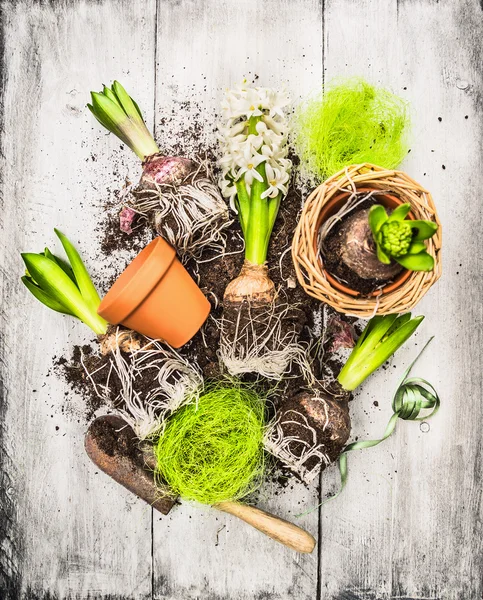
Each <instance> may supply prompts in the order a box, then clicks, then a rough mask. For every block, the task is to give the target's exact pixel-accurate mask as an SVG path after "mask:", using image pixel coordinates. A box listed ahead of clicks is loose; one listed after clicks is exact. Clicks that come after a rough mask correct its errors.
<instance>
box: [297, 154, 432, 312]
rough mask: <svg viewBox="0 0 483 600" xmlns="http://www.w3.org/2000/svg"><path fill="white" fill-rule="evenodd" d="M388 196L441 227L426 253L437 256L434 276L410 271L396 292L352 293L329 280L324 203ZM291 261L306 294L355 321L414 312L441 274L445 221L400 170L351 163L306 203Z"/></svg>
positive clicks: (420, 190) (421, 189) (416, 185)
mask: <svg viewBox="0 0 483 600" xmlns="http://www.w3.org/2000/svg"><path fill="white" fill-rule="evenodd" d="M362 187H363V188H372V189H375V190H380V191H385V192H390V193H392V194H393V195H394V196H396V197H398V198H399V199H400V200H401V201H403V202H409V203H410V204H411V212H412V213H413V215H414V216H415V218H416V219H425V220H429V221H434V222H436V223H437V224H438V226H439V228H438V231H437V232H436V234H435V235H434V236H433V237H432V238H431V239H429V240H428V243H427V251H428V252H429V254H431V255H432V256H433V258H434V261H435V263H434V269H433V270H432V271H430V272H421V271H412V272H411V274H410V276H409V277H407V279H406V280H405V281H403V282H402V283H401V285H400V286H399V287H397V288H396V289H393V290H392V291H389V292H385V291H384V289H383V290H380V291H379V292H378V293H375V294H374V295H372V296H370V297H366V296H362V295H361V296H358V297H357V296H354V295H349V294H347V293H345V292H343V291H341V290H339V289H336V288H335V287H334V286H333V285H331V283H330V282H329V281H328V280H327V277H326V274H325V271H324V269H323V264H322V260H321V258H320V255H319V253H318V250H317V243H316V240H317V235H318V228H319V215H320V212H321V210H322V208H323V207H324V205H325V204H326V203H327V202H329V200H330V199H331V198H332V197H334V196H335V195H336V194H339V193H341V192H346V191H349V192H353V191H356V190H357V189H358V188H362ZM292 257H293V262H294V265H295V270H296V273H297V278H298V280H299V282H300V285H301V286H302V287H303V288H304V289H305V291H306V292H307V294H309V295H310V296H313V297H314V298H317V299H318V300H321V301H322V302H326V303H327V304H329V305H330V306H332V307H333V308H335V309H336V310H337V311H339V312H342V313H345V314H350V315H354V316H357V317H372V316H373V315H375V314H379V315H386V314H391V313H400V312H406V311H408V310H411V309H412V308H413V307H414V306H415V305H416V304H417V303H418V302H419V300H421V298H422V297H423V296H424V294H425V293H426V292H427V291H428V290H429V288H430V287H431V286H432V285H433V283H435V282H436V281H437V280H438V279H439V277H440V275H441V223H440V221H439V219H438V215H437V214H436V208H435V206H434V202H433V199H432V197H431V194H430V193H429V192H428V191H427V190H425V189H424V188H423V187H421V186H420V185H419V184H418V183H416V182H415V181H414V180H413V179H411V178H410V177H409V176H408V175H406V173H403V172H402V171H392V170H387V169H383V168H381V167H377V166H375V165H371V164H368V163H365V164H362V165H352V166H350V167H346V168H345V169H344V170H343V171H340V172H339V173H336V174H335V175H333V176H332V177H330V178H329V179H327V181H325V182H324V183H323V184H322V185H319V187H318V188H316V189H315V190H314V191H313V192H312V194H311V195H310V196H309V198H308V199H307V201H306V203H305V205H304V208H303V211H302V215H301V217H300V221H299V223H298V225H297V229H296V231H295V235H294V239H293V243H292Z"/></svg>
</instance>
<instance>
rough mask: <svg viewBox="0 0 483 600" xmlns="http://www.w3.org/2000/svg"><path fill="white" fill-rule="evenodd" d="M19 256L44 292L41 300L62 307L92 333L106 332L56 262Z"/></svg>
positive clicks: (98, 318) (42, 256) (105, 327)
mask: <svg viewBox="0 0 483 600" xmlns="http://www.w3.org/2000/svg"><path fill="white" fill-rule="evenodd" d="M21 256H22V258H23V261H24V263H25V266H26V267H27V269H28V271H29V273H30V274H31V275H32V277H33V279H34V280H35V281H36V282H37V284H38V287H39V288H40V289H41V290H42V291H43V292H44V294H45V296H42V298H43V299H46V298H47V297H48V298H50V299H51V300H54V301H55V302H57V303H58V304H60V305H61V306H62V307H64V312H65V311H68V313H70V314H72V315H73V316H76V317H77V318H78V319H80V320H81V321H83V322H84V323H85V324H86V325H87V326H88V327H90V328H91V329H92V330H93V331H94V333H96V334H98V335H100V334H103V333H105V332H106V330H107V323H106V321H104V319H102V318H101V317H100V316H99V315H98V314H97V313H96V311H95V310H93V309H92V307H90V306H89V305H88V304H87V303H86V302H85V300H84V299H83V298H82V296H81V293H80V291H79V288H78V287H77V286H76V284H75V283H74V282H73V281H72V279H71V278H70V277H69V276H68V275H67V274H66V273H65V272H64V271H63V269H61V267H59V265H58V264H57V263H56V262H54V261H52V260H50V259H49V258H47V257H46V256H44V255H43V254H34V253H25V254H22V255H21ZM74 273H75V270H74ZM29 289H30V288H29ZM31 291H32V290H31Z"/></svg>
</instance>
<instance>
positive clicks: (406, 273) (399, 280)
mask: <svg viewBox="0 0 483 600" xmlns="http://www.w3.org/2000/svg"><path fill="white" fill-rule="evenodd" d="M372 191H378V192H381V193H380V194H378V195H377V196H378V198H381V204H382V205H383V206H384V207H385V208H392V206H390V205H388V203H386V202H385V200H386V199H387V198H390V199H391V200H392V202H393V203H394V204H396V205H397V206H400V205H401V204H404V202H403V201H402V200H401V199H400V198H397V197H396V196H394V194H392V193H391V192H386V191H385V190H380V189H379V188H375V187H370V186H367V187H361V188H357V193H364V192H372ZM350 195H351V192H339V193H337V194H335V195H334V196H333V197H332V198H331V199H330V200H329V201H328V202H327V203H326V204H324V206H323V207H322V210H321V211H320V214H319V216H318V218H317V224H316V227H315V231H316V235H315V236H314V250H315V252H316V255H317V256H318V260H319V265H320V268H321V269H322V272H323V273H324V275H325V277H326V278H327V281H328V282H329V283H330V285H331V286H332V287H334V288H335V289H337V290H339V291H341V292H344V293H345V294H348V295H349V296H353V297H358V296H362V295H364V296H365V297H367V298H374V297H377V296H381V295H382V294H389V293H390V292H393V291H394V290H396V289H397V288H399V287H401V286H402V285H403V284H404V283H405V282H406V281H407V280H408V279H409V277H410V276H411V273H412V271H410V270H409V269H404V270H403V271H402V272H401V274H400V275H398V277H396V279H395V280H394V281H392V282H391V283H389V284H387V285H385V286H384V287H382V288H381V289H378V290H374V291H373V292H371V293H370V294H362V293H361V292H358V291H357V290H353V289H352V288H350V287H348V286H346V285H344V284H343V283H340V282H339V281H338V280H337V279H336V278H335V277H334V276H333V275H331V274H330V273H329V272H328V271H327V270H326V269H325V267H324V264H323V262H322V260H321V258H320V256H319V252H318V247H317V238H318V235H319V229H320V226H321V225H322V223H323V221H325V220H326V218H327V217H329V216H331V215H330V214H328V213H330V212H331V210H332V209H333V208H334V207H335V206H336V205H337V204H338V203H339V202H341V200H344V199H346V198H347V197H349V196H350ZM407 218H409V219H411V220H412V221H413V220H414V215H413V214H412V212H411V211H409V213H408V216H407Z"/></svg>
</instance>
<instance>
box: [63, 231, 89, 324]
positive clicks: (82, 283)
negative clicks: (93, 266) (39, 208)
mask: <svg viewBox="0 0 483 600" xmlns="http://www.w3.org/2000/svg"><path fill="white" fill-rule="evenodd" d="M54 231H55V233H56V235H57V237H58V238H59V240H60V241H61V242H62V246H63V247H64V250H65V253H66V254H67V258H68V259H69V262H70V265H71V267H72V270H73V272H74V275H75V281H76V283H77V287H78V288H79V291H80V293H81V295H82V298H83V300H84V301H85V302H86V304H87V305H88V306H89V307H90V308H91V309H92V311H93V312H95V313H96V312H97V309H98V308H99V304H100V303H101V299H100V297H99V294H98V293H97V290H96V288H95V287H94V284H93V283H92V279H91V278H90V275H89V273H88V271H87V269H86V267H85V265H84V263H83V262H82V259H81V257H80V256H79V253H78V252H77V250H76V249H75V248H74V246H73V245H72V244H71V242H70V241H69V239H68V238H67V237H66V236H65V235H64V234H63V233H61V232H60V231H59V230H58V229H54Z"/></svg>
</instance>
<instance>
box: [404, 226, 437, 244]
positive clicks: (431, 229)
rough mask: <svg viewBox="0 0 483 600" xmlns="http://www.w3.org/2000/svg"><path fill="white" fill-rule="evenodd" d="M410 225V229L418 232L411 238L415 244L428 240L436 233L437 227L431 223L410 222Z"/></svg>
mask: <svg viewBox="0 0 483 600" xmlns="http://www.w3.org/2000/svg"><path fill="white" fill-rule="evenodd" d="M410 223H411V228H412V229H417V230H418V232H417V234H416V235H415V236H414V237H413V240H414V241H416V242H420V241H422V240H428V239H429V238H430V237H432V236H433V235H434V234H435V233H436V232H437V231H438V226H437V225H436V223H433V222H432V221H411V222H410Z"/></svg>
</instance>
